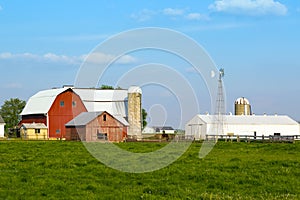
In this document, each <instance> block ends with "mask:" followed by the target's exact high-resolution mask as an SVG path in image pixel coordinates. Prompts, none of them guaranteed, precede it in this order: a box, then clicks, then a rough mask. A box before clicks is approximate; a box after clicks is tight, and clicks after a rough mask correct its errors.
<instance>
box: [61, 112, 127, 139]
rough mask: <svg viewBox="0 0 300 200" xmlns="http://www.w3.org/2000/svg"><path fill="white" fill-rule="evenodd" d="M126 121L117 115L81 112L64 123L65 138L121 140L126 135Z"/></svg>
mask: <svg viewBox="0 0 300 200" xmlns="http://www.w3.org/2000/svg"><path fill="white" fill-rule="evenodd" d="M128 126H129V124H128V122H127V121H126V120H125V119H124V118H123V117H122V116H119V115H112V114H110V113H108V112H106V111H103V112H83V113H81V114H80V115H78V116H77V117H75V118H74V119H73V120H71V121H70V122H68V123H67V124H66V139H67V140H82V141H110V142H122V141H124V140H125V138H126V137H127V128H128Z"/></svg>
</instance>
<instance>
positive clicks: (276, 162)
mask: <svg viewBox="0 0 300 200" xmlns="http://www.w3.org/2000/svg"><path fill="white" fill-rule="evenodd" d="M118 145H119V146H120V147H121V148H124V149H128V150H132V151H134V152H147V151H150V150H152V149H157V148H160V147H163V145H165V144H162V143H122V144H118ZM200 147H201V143H193V144H192V145H191V147H190V148H189V150H188V151H187V152H186V153H185V154H184V155H183V156H182V157H181V158H180V159H178V160H177V161H176V162H174V163H173V164H172V165H170V166H168V167H166V168H164V169H161V170H159V171H155V172H151V173H144V174H130V173H123V172H119V171H117V170H113V169H110V168H108V167H106V166H105V165H103V164H101V163H100V162H99V161H97V160H96V159H95V158H93V157H92V156H91V155H90V154H89V153H88V152H87V150H86V149H85V148H84V146H83V145H82V143H80V142H66V141H45V142H41V141H1V142H0V199H300V143H295V144H261V143H251V144H247V143H224V142H219V143H218V144H217V145H216V146H215V148H214V149H213V151H211V152H210V154H209V155H208V156H207V157H206V158H204V159H199V158H198V152H199V150H200ZM116 159H117V158H116Z"/></svg>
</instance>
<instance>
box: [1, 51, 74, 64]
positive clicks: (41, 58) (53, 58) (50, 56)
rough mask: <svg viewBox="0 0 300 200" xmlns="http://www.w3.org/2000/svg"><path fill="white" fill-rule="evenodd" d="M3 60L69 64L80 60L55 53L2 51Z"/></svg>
mask: <svg viewBox="0 0 300 200" xmlns="http://www.w3.org/2000/svg"><path fill="white" fill-rule="evenodd" d="M0 59H1V60H8V59H10V60H12V59H18V60H30V61H38V62H49V61H50V62H60V63H67V64H76V63H78V62H79V61H80V60H79V59H78V58H77V57H75V56H73V57H72V56H65V55H56V54H54V53H47V54H44V55H37V54H32V53H19V54H12V53H10V52H5V53H0Z"/></svg>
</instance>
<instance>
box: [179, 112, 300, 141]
mask: <svg viewBox="0 0 300 200" xmlns="http://www.w3.org/2000/svg"><path fill="white" fill-rule="evenodd" d="M216 119H217V117H216V115H196V116H195V117H193V118H192V119H191V120H190V121H189V122H188V123H187V124H186V126H185V135H186V136H187V137H193V138H195V139H196V140H199V139H200V140H203V139H205V138H206V135H210V134H214V133H212V132H211V130H212V128H213V127H216ZM223 119H224V120H223V122H224V124H223V133H222V135H228V134H233V135H247V136H263V135H264V136H270V135H272V136H273V135H278V136H292V135H299V134H300V130H299V124H298V122H296V121H295V120H293V119H291V118H290V117H288V116H286V115H280V116H279V115H278V116H277V115H275V116H270V115H269V116H268V115H225V116H223ZM220 135H221V134H220Z"/></svg>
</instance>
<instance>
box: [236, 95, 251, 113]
mask: <svg viewBox="0 0 300 200" xmlns="http://www.w3.org/2000/svg"><path fill="white" fill-rule="evenodd" d="M234 108H235V115H252V112H251V105H250V103H249V101H248V99H246V98H245V97H241V98H238V99H237V100H236V101H235V103H234Z"/></svg>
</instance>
